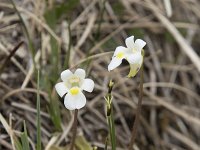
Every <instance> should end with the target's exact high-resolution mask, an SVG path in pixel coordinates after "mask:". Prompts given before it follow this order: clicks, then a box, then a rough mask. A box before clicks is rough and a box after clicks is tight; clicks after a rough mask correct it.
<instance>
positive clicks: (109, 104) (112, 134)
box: [105, 80, 116, 150]
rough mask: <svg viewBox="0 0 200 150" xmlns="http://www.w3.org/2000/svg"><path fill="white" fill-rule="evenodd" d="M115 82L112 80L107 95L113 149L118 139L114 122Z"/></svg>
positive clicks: (108, 119) (107, 113)
mask: <svg viewBox="0 0 200 150" xmlns="http://www.w3.org/2000/svg"><path fill="white" fill-rule="evenodd" d="M113 85H114V82H112V80H111V81H110V82H109V84H108V93H107V95H106V96H105V100H106V117H107V121H108V126H109V134H110V140H111V147H112V150H116V139H115V137H116V136H115V124H114V117H113V107H112V99H113V97H112V94H111V92H112V89H113Z"/></svg>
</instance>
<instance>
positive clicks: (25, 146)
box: [21, 121, 30, 150]
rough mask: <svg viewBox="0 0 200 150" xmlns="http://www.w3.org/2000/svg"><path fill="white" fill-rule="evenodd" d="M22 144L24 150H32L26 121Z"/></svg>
mask: <svg viewBox="0 0 200 150" xmlns="http://www.w3.org/2000/svg"><path fill="white" fill-rule="evenodd" d="M21 142H22V149H23V150H30V147H29V142H28V135H27V130H26V123H25V121H24V132H23V133H22V135H21Z"/></svg>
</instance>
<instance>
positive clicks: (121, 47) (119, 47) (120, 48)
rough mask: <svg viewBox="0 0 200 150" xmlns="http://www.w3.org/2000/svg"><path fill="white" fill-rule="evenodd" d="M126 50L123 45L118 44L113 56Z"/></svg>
mask: <svg viewBox="0 0 200 150" xmlns="http://www.w3.org/2000/svg"><path fill="white" fill-rule="evenodd" d="M126 51H127V48H126V47H124V46H118V47H117V48H116V49H115V52H114V54H113V56H116V55H117V54H118V53H120V52H126Z"/></svg>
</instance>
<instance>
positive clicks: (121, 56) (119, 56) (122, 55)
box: [116, 52, 124, 59]
mask: <svg viewBox="0 0 200 150" xmlns="http://www.w3.org/2000/svg"><path fill="white" fill-rule="evenodd" d="M116 57H117V58H119V59H120V58H123V57H124V53H123V52H119V53H118V54H117V55H116Z"/></svg>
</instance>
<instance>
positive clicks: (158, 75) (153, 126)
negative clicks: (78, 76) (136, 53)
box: [0, 0, 200, 150]
mask: <svg viewBox="0 0 200 150" xmlns="http://www.w3.org/2000/svg"><path fill="white" fill-rule="evenodd" d="M14 2H15V4H16V6H17V9H18V11H19V12H20V14H21V16H22V18H23V21H24V24H25V26H26V28H24V25H23V23H22V20H21V19H20V18H19V16H18V15H17V13H16V10H15V9H14V8H13V5H12V3H9V2H8V1H6V0H1V1H0V67H2V66H3V64H4V62H5V60H6V59H7V57H8V56H9V54H10V53H11V50H12V49H13V48H14V47H15V46H17V44H19V43H20V42H21V41H24V42H25V44H23V45H22V46H21V47H20V48H19V49H18V50H17V52H16V53H15V54H14V55H13V56H12V57H11V59H9V62H6V64H5V66H4V69H3V70H2V72H1V74H0V111H1V114H2V115H3V117H2V116H1V122H2V120H4V119H3V118H5V119H6V120H4V123H3V122H2V124H0V149H2V150H4V149H13V141H14V140H13V139H14V138H15V137H19V136H20V134H21V132H22V131H23V120H25V122H26V127H27V131H28V135H29V139H30V141H29V142H30V145H31V147H32V149H35V144H36V128H37V124H36V112H37V110H36V93H37V86H36V85H37V76H36V74H37V70H36V68H40V70H41V80H40V86H41V91H40V96H41V123H42V124H41V132H42V145H43V149H46V150H48V149H52V150H56V148H57V149H62V148H63V149H64V148H65V147H66V145H68V143H69V142H70V137H71V133H72V132H71V127H72V121H73V117H72V113H71V112H69V111H68V110H66V109H65V108H64V106H63V101H62V99H59V98H58V97H57V95H56V93H55V90H54V85H55V83H56V82H57V81H58V79H59V74H60V72H61V71H62V70H64V69H66V68H68V67H69V68H77V67H82V68H85V69H86V70H87V72H88V75H89V76H90V78H92V79H93V80H94V81H95V91H94V92H93V93H91V94H87V97H88V101H87V105H86V107H84V108H83V109H81V110H80V113H79V116H78V122H79V125H78V134H79V135H80V137H81V140H83V141H84V144H85V143H87V142H86V141H85V139H87V141H88V142H89V143H90V144H91V145H94V146H97V147H98V149H104V144H105V141H106V137H107V136H108V135H107V134H108V126H107V122H106V117H105V101H104V98H103V97H104V96H105V94H106V91H107V83H108V81H109V79H110V78H113V80H114V81H115V86H114V89H113V96H114V100H113V104H114V117H115V123H116V135H117V137H116V138H117V147H118V149H119V150H120V149H126V148H127V145H128V143H129V140H130V134H131V128H132V124H133V122H134V114H135V109H136V107H137V101H138V90H139V89H138V88H139V76H136V77H135V78H133V79H128V78H126V75H127V73H128V71H129V66H128V65H127V62H124V63H123V66H121V67H120V68H119V69H117V70H115V71H112V72H108V71H107V65H108V63H109V61H110V59H111V56H112V51H114V49H115V48H116V46H118V45H124V42H123V41H124V39H125V38H126V37H127V36H129V35H134V36H135V37H136V38H142V39H143V40H145V41H146V42H147V46H146V47H145V55H146V57H145V62H144V81H145V83H144V98H143V106H142V112H141V119H140V125H139V128H138V131H137V138H136V143H135V147H134V149H135V150H137V149H141V150H154V149H158V150H169V149H174V150H198V149H200V140H199V139H200V109H199V107H200V80H199V73H200V58H199V54H200V50H199V48H200V40H199V39H200V26H199V23H200V2H199V1H198V0H176V1H173V0H171V1H170V0H117V1H114V0H101V1H98V0H80V1H78V0H69V1H66V2H64V1H62V0H48V1H41V0H15V1H14ZM25 29H27V31H28V35H29V36H30V39H31V41H29V40H28V37H27V33H26V32H25ZM31 45H33V47H32V48H31ZM31 49H32V50H31ZM33 60H34V61H33ZM34 66H35V67H34ZM83 137H84V138H85V139H82V138H83ZM80 145H81V142H80V140H79V141H77V143H76V146H77V149H80V150H85V149H86V148H85V149H84V147H83V146H80ZM61 147H62V148H61Z"/></svg>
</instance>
